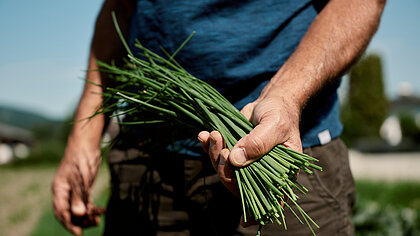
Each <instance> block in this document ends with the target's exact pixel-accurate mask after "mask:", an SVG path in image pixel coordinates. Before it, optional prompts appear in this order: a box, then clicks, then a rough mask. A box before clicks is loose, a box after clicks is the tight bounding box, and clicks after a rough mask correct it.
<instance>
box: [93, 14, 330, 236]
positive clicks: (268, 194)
mask: <svg viewBox="0 0 420 236" xmlns="http://www.w3.org/2000/svg"><path fill="white" fill-rule="evenodd" d="M113 19H114V23H115V24H116V17H115V15H114V16H113ZM116 27H117V29H119V28H118V25H117V24H116ZM118 33H119V35H120V37H121V39H122V41H123V42H125V41H124V39H123V38H122V34H121V33H120V31H118ZM191 36H192V35H191ZM191 36H190V37H188V39H187V40H186V41H185V42H184V43H183V44H182V45H181V47H179V48H178V49H177V50H176V52H175V53H174V54H172V55H170V54H169V53H168V52H166V51H163V52H162V53H163V54H164V55H166V58H167V59H166V58H164V57H162V56H160V55H158V54H157V53H155V52H152V51H150V50H149V49H147V48H145V47H143V46H142V45H141V43H140V42H137V44H136V46H137V47H138V48H139V49H140V51H141V53H140V55H139V57H136V56H137V55H133V54H132V53H131V51H129V49H127V50H128V57H127V58H126V62H127V63H126V66H124V67H116V66H115V65H109V64H106V63H103V62H98V65H99V66H100V71H101V72H103V73H106V74H107V75H109V78H111V79H112V80H113V81H114V84H115V86H113V87H110V88H103V90H104V92H103V94H102V96H103V97H104V98H105V99H104V104H103V105H102V106H101V109H100V110H98V111H97V112H96V114H101V113H105V112H106V113H108V114H112V115H111V116H117V117H119V118H120V120H122V122H120V125H130V127H131V128H133V126H136V125H140V126H144V125H158V124H162V123H166V124H172V126H171V127H177V128H179V129H180V132H183V131H184V130H189V131H191V132H197V133H198V132H199V131H202V130H208V131H211V130H218V131H219V132H220V133H221V134H222V136H223V137H224V139H225V142H226V146H227V147H228V148H229V149H231V148H232V147H233V146H234V145H235V144H236V142H237V141H238V140H239V139H240V138H241V137H242V136H244V135H245V134H247V133H249V132H250V131H251V130H252V129H253V126H252V124H251V123H250V122H249V121H248V120H247V119H246V118H245V117H244V116H243V115H242V114H241V113H240V112H239V110H238V109H236V108H235V107H234V106H233V105H232V104H231V103H230V102H229V101H228V100H227V99H226V98H225V97H224V96H223V95H221V94H220V93H219V92H218V91H216V90H215V89H214V88H213V87H211V86H210V85H209V84H207V83H205V82H204V81H201V80H199V79H197V78H195V77H194V76H192V75H191V74H189V73H188V72H187V71H186V70H185V69H183V68H182V67H181V66H180V65H179V64H178V63H177V62H176V61H175V59H174V57H175V56H176V55H177V54H178V53H179V52H180V50H181V49H182V47H183V46H184V45H185V44H186V43H187V41H188V40H190V39H191ZM125 45H126V44H125ZM123 118H125V119H123ZM315 162H317V159H315V158H313V157H310V156H308V155H306V154H303V153H299V152H296V151H294V150H292V149H289V148H287V147H284V146H282V145H277V146H276V147H274V148H273V149H272V150H271V151H270V152H269V153H267V154H266V155H264V156H263V157H261V158H260V159H259V160H257V161H255V162H253V163H251V164H250V165H248V166H245V167H242V168H235V176H236V179H237V183H238V188H239V193H240V197H241V204H242V210H243V215H244V221H245V222H247V220H249V219H248V217H251V218H253V219H255V221H256V222H258V223H259V224H260V227H259V229H258V232H257V235H260V234H261V227H262V226H263V225H266V224H269V223H277V224H279V225H283V227H284V229H287V226H286V219H285V214H284V212H285V211H286V210H290V211H291V212H292V213H293V214H294V216H295V217H297V219H299V221H300V222H301V223H302V224H307V225H308V227H309V230H310V231H311V232H312V233H313V234H314V235H315V233H314V230H313V226H315V227H317V228H318V225H317V224H316V223H315V222H314V221H313V220H312V219H311V218H310V217H309V215H308V214H306V212H305V211H304V210H303V209H302V208H301V207H300V206H299V205H298V199H299V197H298V196H297V194H296V193H295V191H300V192H302V193H306V192H308V190H307V189H306V188H305V187H304V186H302V185H301V184H300V183H298V182H297V179H296V173H298V171H299V170H300V171H305V172H307V173H308V174H312V173H313V171H314V170H317V171H320V170H322V168H321V167H320V166H318V165H316V164H314V163H315ZM286 198H287V199H288V200H287V201H286V200H285V199H286ZM291 205H295V206H296V209H297V211H298V212H295V211H294V210H293V209H292V207H291Z"/></svg>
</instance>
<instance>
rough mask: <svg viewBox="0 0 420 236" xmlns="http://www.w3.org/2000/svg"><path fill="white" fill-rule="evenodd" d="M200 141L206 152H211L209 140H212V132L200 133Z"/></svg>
mask: <svg viewBox="0 0 420 236" xmlns="http://www.w3.org/2000/svg"><path fill="white" fill-rule="evenodd" d="M197 138H198V141H200V143H201V147H202V148H203V150H204V152H205V153H207V154H208V153H209V141H210V133H209V132H207V131H201V132H200V133H199V134H198V137H197Z"/></svg>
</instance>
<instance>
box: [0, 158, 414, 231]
mask: <svg viewBox="0 0 420 236" xmlns="http://www.w3.org/2000/svg"><path fill="white" fill-rule="evenodd" d="M55 168H56V166H53V165H37V166H21V167H13V166H12V167H11V166H6V167H0V199H1V201H0V209H1V211H0V235H2V236H9V235H23V236H24V235H46V236H48V235H70V234H69V233H67V231H66V230H65V229H64V228H63V227H62V226H61V225H60V224H59V223H58V221H57V220H56V219H55V218H54V215H53V212H52V207H51V191H50V184H51V180H52V177H53V175H54V172H55ZM100 173H101V174H100V177H99V178H98V180H99V179H100V180H101V181H99V182H102V183H97V184H98V185H99V186H101V187H100V188H99V187H96V191H95V192H94V193H96V197H95V198H94V199H95V202H96V203H97V204H99V205H101V206H105V205H106V201H107V197H108V192H106V191H107V190H104V189H107V186H108V185H107V182H108V181H109V179H108V176H107V173H106V168H102V169H101V172H100ZM98 185H97V186H98ZM356 187H357V192H358V197H357V208H356V212H355V214H356V216H358V221H357V222H356V223H357V225H356V229H357V230H358V232H357V234H356V235H416V233H417V232H418V231H416V230H417V229H420V228H419V227H418V226H419V222H420V213H419V214H418V218H416V219H417V220H414V221H413V220H410V219H411V218H410V217H412V216H413V214H414V216H416V215H415V214H417V213H416V212H420V182H393V183H389V182H373V181H365V180H363V181H362V180H358V181H356ZM98 193H99V194H98ZM407 209H409V211H408V210H407ZM407 217H408V218H407ZM416 217H417V216H416ZM361 220H362V221H361ZM417 221H418V222H417ZM102 222H103V219H102ZM410 222H411V223H410ZM416 222H417V223H416ZM391 226H392V228H391ZM388 228H389V229H388ZM396 230H399V231H398V232H403V233H402V234H395V233H394V232H395V231H396ZM102 231H103V224H102V225H101V226H99V227H97V228H91V229H89V230H86V231H85V233H84V235H101V234H102ZM373 231H375V232H376V233H374V232H373ZM378 232H379V233H378ZM410 232H411V233H410ZM413 232H414V233H413ZM417 235H419V234H417Z"/></svg>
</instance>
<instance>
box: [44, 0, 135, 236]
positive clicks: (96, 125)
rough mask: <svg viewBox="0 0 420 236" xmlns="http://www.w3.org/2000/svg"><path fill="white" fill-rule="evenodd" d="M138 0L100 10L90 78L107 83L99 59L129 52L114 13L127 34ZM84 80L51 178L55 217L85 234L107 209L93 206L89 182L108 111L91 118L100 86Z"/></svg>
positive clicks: (96, 164) (108, 3)
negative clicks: (99, 67) (69, 128)
mask: <svg viewBox="0 0 420 236" xmlns="http://www.w3.org/2000/svg"><path fill="white" fill-rule="evenodd" d="M134 3H135V1H118V0H107V1H105V2H104V4H103V6H102V9H101V11H100V13H99V15H98V18H97V21H96V25H95V32H94V36H93V40H92V45H91V50H90V54H89V62H88V69H89V70H88V72H87V75H86V78H87V80H89V81H91V82H92V83H94V84H99V85H107V80H106V77H105V76H104V75H102V74H101V73H100V72H98V71H96V70H97V69H98V65H97V63H96V60H97V59H98V60H100V61H103V62H107V63H109V62H111V60H114V59H116V60H117V63H118V59H119V58H122V56H123V55H124V54H125V51H124V48H123V45H122V43H121V40H120V39H119V38H118V35H117V33H116V31H115V27H114V24H113V21H112V16H111V12H112V11H114V12H115V14H116V15H117V19H118V21H119V25H120V28H121V30H122V32H123V33H124V34H125V35H126V34H127V32H128V28H129V23H130V21H131V14H132V12H133V10H134ZM92 83H85V86H84V90H83V94H82V97H81V99H80V102H79V105H78V108H77V111H76V115H75V118H74V120H75V124H74V126H73V128H72V131H71V133H70V135H69V137H68V142H67V147H66V150H65V153H64V156H63V159H62V161H61V163H60V166H59V167H58V169H57V172H56V175H55V177H54V180H53V185H52V191H53V205H54V213H55V215H56V217H57V219H58V220H59V221H60V222H61V223H62V224H63V225H64V226H65V227H66V228H67V229H68V230H69V231H70V232H72V233H73V234H76V235H81V234H82V229H83V228H84V227H88V226H91V225H96V224H98V223H99V215H100V214H102V213H103V212H104V211H103V209H100V208H97V207H95V206H93V203H92V200H91V198H90V193H91V186H92V184H93V182H94V180H95V178H96V175H97V172H98V168H99V165H100V163H101V153H100V142H101V138H102V133H103V130H104V126H105V123H106V118H105V115H97V116H95V117H93V118H91V119H88V118H89V117H90V116H92V115H93V114H94V113H95V112H96V111H97V109H98V108H99V107H100V105H101V104H102V97H101V96H100V95H99V94H100V93H101V92H102V88H101V87H99V86H96V85H94V84H92Z"/></svg>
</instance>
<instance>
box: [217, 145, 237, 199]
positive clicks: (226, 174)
mask: <svg viewBox="0 0 420 236" xmlns="http://www.w3.org/2000/svg"><path fill="white" fill-rule="evenodd" d="M228 158H229V150H228V149H227V148H224V149H222V150H221V151H220V154H219V164H218V166H217V174H218V175H219V178H220V180H221V181H222V183H223V185H225V187H226V188H227V189H228V190H229V191H231V192H232V193H233V194H234V195H236V196H237V197H239V196H240V195H239V190H238V185H237V183H236V179H235V172H234V169H233V166H232V165H231V164H230V162H229V160H228Z"/></svg>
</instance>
